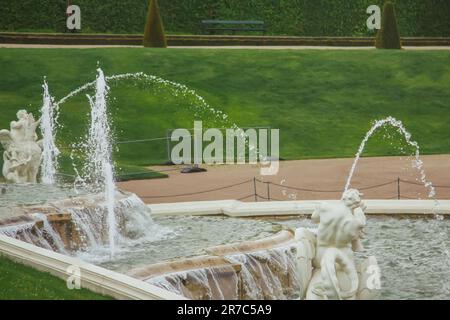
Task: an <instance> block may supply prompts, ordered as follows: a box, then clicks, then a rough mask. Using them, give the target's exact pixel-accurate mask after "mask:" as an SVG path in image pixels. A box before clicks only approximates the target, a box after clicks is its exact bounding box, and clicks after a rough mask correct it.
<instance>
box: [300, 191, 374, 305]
mask: <svg viewBox="0 0 450 320" xmlns="http://www.w3.org/2000/svg"><path fill="white" fill-rule="evenodd" d="M364 210H365V205H364V204H363V203H362V201H361V194H360V193H359V191H358V190H355V189H350V190H348V191H346V192H345V193H344V195H343V197H342V199H341V201H339V203H338V204H330V203H322V204H320V205H319V206H318V207H317V208H316V210H315V212H314V213H313V215H312V216H311V219H312V221H313V222H315V223H318V224H319V228H318V230H317V237H316V250H315V256H314V258H313V260H312V264H313V268H314V270H313V274H312V278H311V281H310V283H309V286H308V289H307V293H306V299H310V300H321V299H357V298H358V295H359V292H361V290H364V289H365V284H364V283H362V281H365V279H366V278H367V275H366V274H365V271H366V270H365V269H364V270H362V272H361V268H359V270H358V268H357V266H356V262H355V259H354V255H353V252H354V251H360V250H362V249H363V247H362V245H361V237H362V230H363V228H364V226H365V225H366V217H365V215H364ZM370 262H371V263H372V264H376V260H375V258H374V257H372V258H371V259H370ZM364 267H365V268H367V267H368V266H364ZM369 289H370V288H369ZM369 291H370V290H369ZM368 296H369V295H368Z"/></svg>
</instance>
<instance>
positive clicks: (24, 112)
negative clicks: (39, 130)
mask: <svg viewBox="0 0 450 320" xmlns="http://www.w3.org/2000/svg"><path fill="white" fill-rule="evenodd" d="M27 118H28V112H27V110H19V111H17V119H19V120H26V119H27Z"/></svg>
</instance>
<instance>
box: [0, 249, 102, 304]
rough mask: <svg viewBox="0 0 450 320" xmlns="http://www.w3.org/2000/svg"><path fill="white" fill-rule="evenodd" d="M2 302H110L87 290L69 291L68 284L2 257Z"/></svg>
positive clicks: (0, 277) (0, 258) (0, 293)
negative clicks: (37, 300)
mask: <svg viewBox="0 0 450 320" xmlns="http://www.w3.org/2000/svg"><path fill="white" fill-rule="evenodd" d="M0 288H1V290H0V300H19V299H20V300H22V299H23V300H36V299H39V300H107V299H108V300H109V299H110V298H108V297H105V296H102V295H100V294H96V293H93V292H91V291H89V290H86V289H81V290H69V289H68V288H67V285H66V282H65V281H63V280H61V279H58V278H56V277H54V276H52V275H50V274H49V273H46V272H40V271H37V270H35V269H32V268H30V267H26V266H24V265H22V264H20V263H16V262H13V261H11V260H9V259H6V258H5V257H2V256H1V255H0Z"/></svg>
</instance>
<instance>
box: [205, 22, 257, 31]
mask: <svg viewBox="0 0 450 320" xmlns="http://www.w3.org/2000/svg"><path fill="white" fill-rule="evenodd" d="M202 29H203V33H209V34H215V32H216V31H231V32H232V33H233V34H235V33H236V31H252V32H262V33H263V34H265V33H266V24H265V23H264V21H253V20H244V21H232V20H202Z"/></svg>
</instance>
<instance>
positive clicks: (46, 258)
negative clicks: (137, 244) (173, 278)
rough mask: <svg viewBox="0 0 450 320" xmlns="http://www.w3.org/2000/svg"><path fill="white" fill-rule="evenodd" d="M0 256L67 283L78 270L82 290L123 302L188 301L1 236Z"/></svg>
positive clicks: (84, 263) (71, 258)
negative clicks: (73, 272)
mask: <svg viewBox="0 0 450 320" xmlns="http://www.w3.org/2000/svg"><path fill="white" fill-rule="evenodd" d="M0 255H3V256H6V257H8V258H10V259H12V260H14V261H17V262H20V263H22V264H24V265H27V266H30V267H32V268H35V269H38V270H40V271H44V272H48V273H50V274H52V275H54V276H56V277H58V278H61V279H63V280H67V278H68V277H69V276H70V274H69V273H68V272H67V268H68V267H70V266H75V267H78V268H79V270H80V274H81V277H80V280H81V287H83V288H86V289H89V290H91V291H93V292H96V293H99V294H103V295H108V296H111V297H113V298H116V299H121V300H186V298H185V297H182V296H180V295H177V294H174V293H172V292H169V291H167V290H164V289H161V288H159V287H156V286H153V285H151V284H148V283H145V282H143V281H141V280H138V279H135V278H132V277H130V276H127V275H124V274H120V273H117V272H114V271H110V270H107V269H104V268H101V267H98V266H95V265H92V264H89V263H86V262H83V261H81V260H79V259H77V258H73V257H68V256H65V255H62V254H59V253H56V252H53V251H50V250H46V249H43V248H40V247H37V246H35V245H32V244H29V243H26V242H23V241H20V240H16V239H13V238H10V237H7V236H3V235H0Z"/></svg>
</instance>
